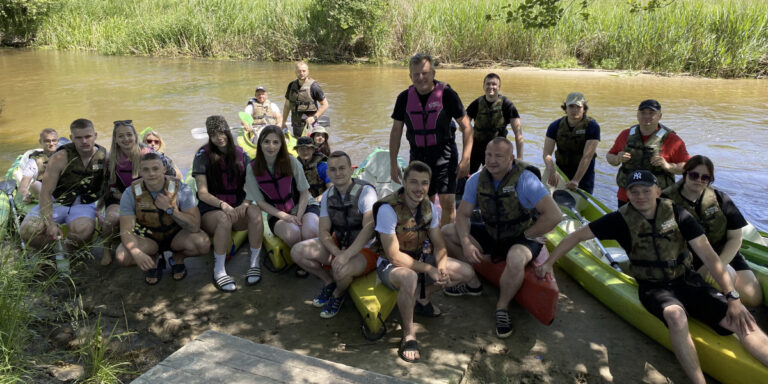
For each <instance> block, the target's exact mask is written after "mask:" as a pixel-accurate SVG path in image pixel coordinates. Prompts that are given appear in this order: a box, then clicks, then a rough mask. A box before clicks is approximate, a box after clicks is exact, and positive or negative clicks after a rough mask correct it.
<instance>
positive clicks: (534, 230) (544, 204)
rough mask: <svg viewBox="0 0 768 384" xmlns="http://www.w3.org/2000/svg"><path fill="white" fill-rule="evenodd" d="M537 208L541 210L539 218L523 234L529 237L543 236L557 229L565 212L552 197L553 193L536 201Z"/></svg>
mask: <svg viewBox="0 0 768 384" xmlns="http://www.w3.org/2000/svg"><path fill="white" fill-rule="evenodd" d="M536 210H537V211H539V213H540V215H539V218H538V219H537V220H536V222H535V223H533V225H531V227H530V228H528V229H527V230H526V231H525V232H524V233H523V234H524V235H525V237H526V238H528V239H535V238H538V237H542V236H544V235H546V234H547V233H549V232H550V231H552V230H553V229H555V226H556V225H557V224H558V223H560V220H561V219H562V217H563V213H562V212H561V211H560V208H559V207H558V206H557V203H555V200H553V199H552V195H546V196H544V197H543V198H541V199H540V200H539V202H538V203H536Z"/></svg>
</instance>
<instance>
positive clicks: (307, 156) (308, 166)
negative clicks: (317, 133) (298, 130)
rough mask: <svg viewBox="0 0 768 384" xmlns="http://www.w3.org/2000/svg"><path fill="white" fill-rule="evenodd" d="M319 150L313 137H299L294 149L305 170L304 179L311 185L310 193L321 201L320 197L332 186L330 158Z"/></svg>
mask: <svg viewBox="0 0 768 384" xmlns="http://www.w3.org/2000/svg"><path fill="white" fill-rule="evenodd" d="M315 148H317V147H316V146H315V143H314V142H313V141H312V138H311V137H306V136H304V137H299V139H298V140H297V141H296V146H295V147H294V149H296V151H297V152H298V154H299V161H300V162H301V166H302V167H303V168H304V177H306V178H307V182H308V183H309V193H310V194H311V195H312V197H314V198H316V199H319V198H320V195H322V194H323V192H325V190H326V189H328V188H330V186H331V179H329V178H328V175H327V171H328V163H327V161H328V158H327V157H326V156H325V155H323V154H322V153H320V152H317V151H316V150H315Z"/></svg>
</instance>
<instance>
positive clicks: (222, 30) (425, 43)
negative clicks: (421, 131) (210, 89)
mask: <svg viewBox="0 0 768 384" xmlns="http://www.w3.org/2000/svg"><path fill="white" fill-rule="evenodd" d="M43 3H50V2H43ZM352 3H355V4H358V3H359V4H363V5H360V6H359V7H357V8H349V7H347V8H345V7H343V6H342V5H343V4H346V3H342V2H340V1H328V2H326V4H324V5H323V6H321V5H320V4H321V3H320V2H318V1H316V0H278V1H275V2H272V3H264V2H252V1H247V0H232V1H228V2H220V1H214V0H172V1H167V2H155V1H151V0H136V1H131V2H123V1H120V2H96V1H91V0H62V1H61V2H58V3H56V5H55V6H51V8H50V9H49V10H48V13H47V14H46V16H45V17H41V18H40V19H39V20H38V22H37V24H36V25H35V28H36V32H35V33H34V39H33V40H29V41H28V42H30V43H31V46H34V47H47V48H53V49H62V50H91V51H96V52H98V53H101V54H108V55H146V56H193V57H217V58H245V59H249V60H258V61H292V60H297V59H310V60H314V61H320V62H359V61H363V62H378V63H386V62H404V61H405V60H406V59H407V58H408V57H409V56H410V55H411V54H412V53H414V52H417V51H423V52H429V53H431V54H433V55H435V56H436V57H437V58H438V59H439V60H440V61H441V62H443V63H454V64H463V65H468V66H478V65H480V66H483V65H487V64H489V63H504V64H511V65H533V66H536V67H540V68H602V69H622V70H633V71H638V70H639V71H643V70H646V71H652V72H656V73H690V74H694V75H700V76H708V77H729V78H730V77H760V76H765V75H766V74H768V3H766V2H764V1H761V0H745V1H735V0H713V1H704V0H676V1H674V2H672V3H671V4H670V5H668V6H665V7H662V8H660V9H657V10H655V11H652V12H646V11H640V12H630V7H629V6H628V5H626V4H623V3H617V2H615V1H613V0H595V1H590V2H589V5H588V7H587V8H586V11H587V12H588V18H587V19H586V20H585V18H584V16H583V15H582V14H581V13H582V12H583V10H582V9H581V8H580V7H579V6H577V5H574V4H575V3H578V2H571V5H570V6H566V7H565V9H564V12H563V15H562V18H561V20H560V21H559V23H558V24H557V25H556V26H554V27H552V28H548V29H525V28H523V27H522V25H521V23H520V22H519V21H516V20H513V21H511V22H508V21H507V20H506V17H507V15H508V12H510V13H509V14H511V15H514V14H515V12H514V10H515V9H516V7H517V6H518V5H519V3H520V1H513V2H511V3H509V2H508V1H506V0H490V1H486V2H481V3H476V2H469V1H464V2H455V1H451V0H431V1H424V2H408V1H406V0H391V1H385V0H377V1H371V2H355V1H353V2H352ZM508 4H512V6H511V7H509V6H508ZM3 23H5V24H6V25H5V28H0V29H4V30H6V31H8V27H7V24H8V21H4V22H3ZM17 34H20V33H17ZM25 38H27V39H29V38H32V34H26V35H25V36H22V37H16V38H15V39H16V40H14V39H13V38H12V36H9V35H8V33H6V35H5V36H4V37H3V40H5V41H6V43H8V42H11V43H13V42H14V41H16V42H17V43H18V41H17V40H19V39H21V40H22V42H23V41H24V39H25Z"/></svg>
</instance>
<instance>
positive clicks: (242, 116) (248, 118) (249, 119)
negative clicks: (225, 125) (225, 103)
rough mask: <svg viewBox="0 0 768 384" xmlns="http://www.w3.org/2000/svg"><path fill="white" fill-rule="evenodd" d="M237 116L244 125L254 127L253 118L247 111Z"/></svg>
mask: <svg viewBox="0 0 768 384" xmlns="http://www.w3.org/2000/svg"><path fill="white" fill-rule="evenodd" d="M237 116H238V117H239V118H240V120H242V121H243V123H246V124H248V125H253V116H251V115H249V114H247V113H245V111H240V113H238V114H237Z"/></svg>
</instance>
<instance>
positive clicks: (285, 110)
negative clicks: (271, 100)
mask: <svg viewBox="0 0 768 384" xmlns="http://www.w3.org/2000/svg"><path fill="white" fill-rule="evenodd" d="M290 113H291V101H290V100H288V99H287V98H286V99H285V104H283V120H282V121H281V123H280V128H285V127H286V122H287V121H288V114H290Z"/></svg>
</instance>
